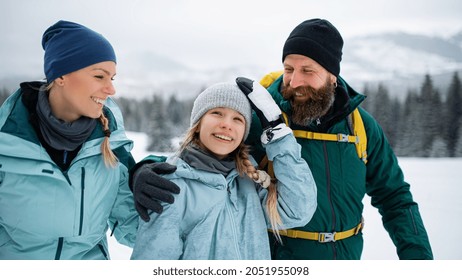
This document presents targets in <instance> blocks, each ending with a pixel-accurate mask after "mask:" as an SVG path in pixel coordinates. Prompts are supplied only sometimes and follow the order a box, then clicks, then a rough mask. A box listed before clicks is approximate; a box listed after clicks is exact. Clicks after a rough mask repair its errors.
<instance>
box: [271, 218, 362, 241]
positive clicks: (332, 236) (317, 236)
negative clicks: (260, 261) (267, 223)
mask: <svg viewBox="0 0 462 280" xmlns="http://www.w3.org/2000/svg"><path fill="white" fill-rule="evenodd" d="M363 227H364V222H363V219H361V222H360V223H359V224H358V225H357V226H355V227H354V228H352V229H349V230H346V231H341V232H309V231H302V230H294V229H287V230H280V231H279V234H280V235H282V236H287V237H290V238H301V239H308V240H315V241H319V242H321V243H325V242H335V241H337V240H342V239H345V238H348V237H351V236H353V235H357V234H358V233H359V232H360V231H361V229H362V228H363ZM268 231H270V232H273V231H272V230H270V229H269V230H268Z"/></svg>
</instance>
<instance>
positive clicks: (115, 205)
mask: <svg viewBox="0 0 462 280" xmlns="http://www.w3.org/2000/svg"><path fill="white" fill-rule="evenodd" d="M42 46H43V48H44V50H45V64H44V68H45V75H46V78H47V81H43V82H42V81H40V82H25V83H22V84H21V86H20V89H18V90H17V91H16V92H15V93H14V94H12V95H11V96H10V97H9V98H8V99H7V100H6V101H5V103H4V104H3V105H2V107H1V108H0V259H86V260H93V259H109V257H110V256H109V252H108V244H107V240H106V234H107V231H108V229H109V227H110V229H111V230H112V232H113V234H114V235H115V237H116V238H117V240H118V241H119V242H120V243H122V244H125V245H127V246H133V244H134V241H135V237H136V229H137V227H138V215H137V212H136V210H135V208H134V203H133V196H132V193H131V191H130V189H129V187H128V183H127V181H128V169H129V168H130V167H131V166H132V165H133V164H134V160H133V157H132V156H131V154H130V150H131V149H132V146H133V143H132V141H131V140H129V139H128V138H127V137H126V135H125V131H124V126H123V119H122V115H121V112H120V110H119V108H118V107H117V105H116V104H115V103H114V101H113V100H112V99H111V98H110V96H112V95H114V93H115V89H114V87H113V84H112V79H113V78H114V75H115V73H116V57H115V53H114V50H113V48H112V46H111V45H110V43H109V42H108V41H107V40H106V39H105V38H104V37H103V36H101V35H100V34H98V33H96V32H94V31H92V30H90V29H88V28H86V27H84V26H82V25H80V24H77V23H73V22H67V21H59V22H57V23H56V24H54V25H53V26H51V27H49V28H48V29H47V30H46V31H45V33H44V35H43V40H42Z"/></svg>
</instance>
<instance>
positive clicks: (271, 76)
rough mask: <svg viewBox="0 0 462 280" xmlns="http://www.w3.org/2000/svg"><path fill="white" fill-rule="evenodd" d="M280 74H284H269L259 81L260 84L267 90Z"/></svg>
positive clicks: (279, 72)
mask: <svg viewBox="0 0 462 280" xmlns="http://www.w3.org/2000/svg"><path fill="white" fill-rule="evenodd" d="M282 73H284V71H282V70H280V71H274V72H270V73H269V74H266V75H265V76H264V77H263V78H262V79H261V80H260V84H261V85H262V86H264V87H265V88H268V87H269V86H270V85H271V84H272V83H273V82H274V81H276V79H277V78H279V77H280V76H281V75H282Z"/></svg>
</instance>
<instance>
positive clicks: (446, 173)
mask: <svg viewBox="0 0 462 280" xmlns="http://www.w3.org/2000/svg"><path fill="white" fill-rule="evenodd" d="M128 137H129V138H131V139H133V140H134V142H135V147H134V149H133V151H132V153H133V156H134V157H135V159H136V160H137V161H138V160H141V159H142V158H143V157H144V156H146V155H147V154H149V153H148V152H146V151H145V149H144V147H146V144H147V139H146V135H145V134H143V133H134V132H129V133H128ZM399 162H400V164H401V167H402V169H403V170H404V174H405V178H406V181H408V182H409V183H410V184H411V191H412V193H413V196H414V199H415V200H416V201H417V202H418V203H419V207H420V212H421V214H422V217H423V220H424V223H425V226H426V229H427V232H428V234H429V237H430V242H431V244H432V249H433V255H434V257H435V259H437V260H462V246H461V245H460V244H461V242H460V241H458V237H459V233H460V232H462V218H461V217H462V204H461V202H462V184H461V179H462V158H400V159H399ZM364 204H365V209H364V219H365V229H364V242H365V244H364V251H363V256H362V259H363V260H396V259H398V258H397V256H396V253H395V247H394V245H393V243H392V242H391V239H390V238H389V237H388V234H387V232H386V231H385V230H384V228H383V226H382V222H381V218H380V215H379V214H378V212H377V210H376V209H375V208H373V207H372V206H371V205H370V199H369V197H368V196H366V198H365V200H364ZM109 244H110V251H111V258H112V259H115V260H124V259H125V260H126V259H129V258H130V253H131V249H130V248H128V247H126V246H123V245H119V244H118V243H117V241H116V240H115V239H114V238H112V237H111V238H109Z"/></svg>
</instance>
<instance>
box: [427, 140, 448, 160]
mask: <svg viewBox="0 0 462 280" xmlns="http://www.w3.org/2000/svg"><path fill="white" fill-rule="evenodd" d="M428 156H429V157H447V156H448V149H447V146H446V141H444V139H443V137H442V136H441V135H438V136H436V137H435V138H434V141H433V143H432V147H431V149H430V152H429V154H428Z"/></svg>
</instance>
